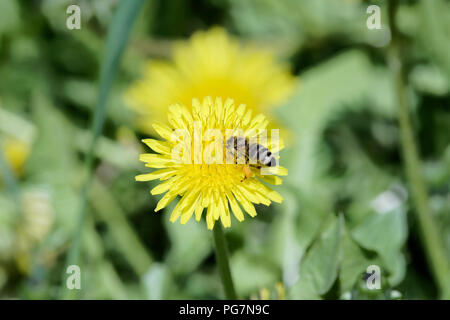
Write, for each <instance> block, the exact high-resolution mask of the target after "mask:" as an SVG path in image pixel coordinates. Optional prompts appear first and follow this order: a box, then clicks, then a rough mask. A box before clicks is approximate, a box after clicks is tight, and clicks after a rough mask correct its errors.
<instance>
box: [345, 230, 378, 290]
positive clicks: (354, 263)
mask: <svg viewBox="0 0 450 320" xmlns="http://www.w3.org/2000/svg"><path fill="white" fill-rule="evenodd" d="M343 229H344V230H343V235H342V239H341V251H342V259H341V264H340V266H339V282H340V289H341V293H345V292H348V291H349V290H351V289H352V287H353V285H354V284H355V283H356V281H358V279H360V278H361V276H362V274H363V272H364V271H365V270H366V269H367V267H368V266H369V265H371V264H372V263H371V261H370V260H369V259H368V258H367V257H366V256H365V255H364V253H363V251H362V249H361V248H360V247H359V246H358V244H357V243H356V242H355V241H354V240H353V238H352V236H351V234H350V233H349V231H348V230H347V228H345V227H344V228H343Z"/></svg>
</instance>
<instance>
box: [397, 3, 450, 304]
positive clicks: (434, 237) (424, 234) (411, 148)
mask: <svg viewBox="0 0 450 320" xmlns="http://www.w3.org/2000/svg"><path fill="white" fill-rule="evenodd" d="M388 3H389V20H390V26H391V31H392V45H391V48H390V55H389V65H390V68H391V70H392V72H393V74H394V77H395V89H396V93H397V116H398V122H399V127H400V138H401V145H402V152H403V158H404V162H405V166H406V175H407V178H408V181H409V184H410V186H411V193H412V200H413V204H414V206H415V210H414V212H415V213H416V215H417V220H418V222H419V227H420V233H421V240H422V245H423V248H424V251H425V255H426V257H427V262H428V264H429V267H430V269H431V272H432V274H433V277H434V280H435V282H436V285H437V287H438V288H439V289H440V292H441V296H442V297H443V298H446V297H447V298H448V296H449V294H450V288H449V280H450V273H449V271H450V269H449V266H448V262H447V261H448V260H447V257H446V253H445V250H444V245H443V243H442V239H441V238H440V233H439V229H438V228H437V226H436V224H435V221H434V220H433V217H432V213H431V210H430V207H429V204H428V195H427V190H426V187H425V182H424V180H423V177H422V172H423V171H422V168H421V163H420V159H419V153H418V149H417V146H416V142H415V139H414V134H413V128H412V124H411V119H410V115H409V109H408V97H407V94H406V87H405V82H404V80H403V65H402V60H401V53H400V49H401V44H400V42H399V38H398V31H397V29H396V26H395V22H394V17H395V12H396V9H397V5H398V3H397V1H389V2H388Z"/></svg>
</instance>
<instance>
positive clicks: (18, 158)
mask: <svg viewBox="0 0 450 320" xmlns="http://www.w3.org/2000/svg"><path fill="white" fill-rule="evenodd" d="M1 147H2V151H3V155H4V157H5V160H6V162H7V164H8V165H9V167H10V168H11V169H12V170H13V171H14V173H15V174H16V175H17V176H20V175H21V174H22V172H23V166H24V164H25V161H26V159H27V158H28V155H29V154H30V146H29V145H28V144H27V143H25V142H23V141H22V140H19V139H15V138H10V137H5V138H3V139H2V144H1ZM0 178H1V177H0Z"/></svg>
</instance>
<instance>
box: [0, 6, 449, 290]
mask: <svg viewBox="0 0 450 320" xmlns="http://www.w3.org/2000/svg"><path fill="white" fill-rule="evenodd" d="M428 2H430V3H433V4H432V5H428V4H427V3H428ZM118 3H119V1H114V0H96V1H87V0H86V1H81V0H80V1H76V0H41V1H38V0H36V1H25V0H23V1H15V0H2V1H0V142H1V146H2V148H1V149H2V154H3V158H5V159H6V165H5V163H3V165H2V166H1V167H2V171H0V172H1V173H0V176H1V178H0V298H19V299H58V298H61V297H62V291H63V290H64V289H62V288H64V281H65V280H64V279H65V278H66V276H67V275H66V274H65V265H66V258H67V257H66V256H67V253H68V250H69V247H70V244H71V241H72V238H73V235H74V230H75V227H76V223H77V215H78V214H79V206H80V198H81V197H82V190H81V189H82V188H83V184H84V181H85V180H86V170H84V162H83V160H84V158H85V156H86V153H87V152H89V144H90V141H91V138H92V133H91V130H90V124H91V121H92V116H93V111H94V110H95V108H96V105H97V98H98V94H99V75H100V72H99V70H100V66H101V65H102V64H103V63H105V59H104V57H105V56H106V54H105V51H106V49H107V48H106V47H105V46H106V45H105V39H106V34H107V31H108V26H109V25H110V22H111V19H112V17H113V15H114V12H115V10H116V9H117V8H118ZM70 4H78V5H80V7H81V12H82V14H81V19H82V28H81V30H68V29H67V28H66V18H67V16H68V15H67V14H66V8H67V7H68V6H69V5H70ZM370 4H378V5H380V7H381V8H382V15H381V17H382V19H381V20H382V24H383V28H382V29H380V30H369V29H368V28H367V27H366V20H367V18H368V17H369V14H367V13H366V9H367V6H368V5H370ZM397 13H398V14H397V16H396V25H397V27H398V29H399V32H400V34H401V40H400V45H401V50H402V56H401V60H402V62H403V67H404V71H405V88H404V89H405V91H406V96H407V104H408V106H409V107H410V112H411V117H412V125H413V127H414V130H415V134H416V137H417V139H416V143H417V145H418V148H419V150H420V156H421V160H422V167H421V169H420V174H421V175H422V176H423V177H424V180H425V184H426V188H427V191H428V194H429V201H428V204H429V207H430V212H431V215H432V217H433V219H434V221H435V224H436V226H437V228H438V233H439V234H438V238H439V240H440V241H441V242H442V243H443V246H444V250H445V255H444V256H441V257H440V259H444V260H445V263H448V260H449V256H450V214H449V213H450V130H449V127H450V109H449V102H450V93H449V89H450V56H449V54H448V52H450V50H449V46H450V41H449V40H450V23H449V21H450V2H449V1H441V0H430V1H413V0H411V1H400V6H399V8H398V12H397ZM387 24H388V14H387V8H386V1H357V0H314V1H308V0H303V1H300V0H281V1H273V0H244V1H238V0H170V1H164V0H149V1H144V4H143V6H142V8H141V9H140V10H139V13H138V16H137V20H136V21H135V24H134V27H133V29H132V30H133V31H132V34H131V35H130V38H129V39H128V43H127V47H126V49H125V51H124V55H123V57H122V59H121V61H120V65H118V66H119V69H118V73H117V77H116V78H115V80H114V82H113V86H112V88H111V90H110V93H109V98H108V100H107V104H106V107H107V112H106V118H105V126H104V130H103V134H102V136H101V137H100V140H99V144H98V147H97V148H96V149H95V163H94V165H95V169H94V175H93V183H92V186H91V188H90V192H89V195H88V202H87V211H86V213H87V215H86V220H85V224H84V229H83V234H82V235H83V237H82V246H81V259H82V260H81V261H82V263H80V267H81V274H82V289H81V290H80V292H79V297H80V298H83V299H181V298H183V299H219V298H223V294H222V286H221V283H220V278H219V275H218V272H217V269H216V264H215V257H214V251H213V241H212V233H211V232H210V231H208V230H207V229H206V226H205V225H204V222H203V221H202V222H201V223H196V222H195V221H193V219H191V221H189V223H187V224H186V225H184V226H182V225H180V224H179V223H175V224H172V223H170V222H169V212H170V210H171V208H168V209H166V210H165V211H164V212H162V213H157V214H155V213H154V212H153V210H154V208H155V205H156V201H157V200H158V199H157V198H155V197H153V196H150V195H149V192H148V190H149V189H150V188H149V184H152V183H136V182H135V181H134V176H135V175H136V174H139V173H141V172H143V171H144V167H143V165H142V164H140V163H139V162H138V154H139V153H140V152H142V151H143V147H142V146H141V143H140V141H139V139H141V138H143V137H145V135H143V134H142V133H141V132H139V131H138V130H137V129H136V127H135V121H134V120H135V114H134V113H133V111H131V109H130V108H128V107H127V106H126V105H125V103H124V101H123V94H124V92H125V91H126V89H127V88H128V87H129V86H130V84H131V83H132V82H133V81H135V80H136V79H137V78H138V77H139V76H140V74H141V73H140V72H141V70H142V67H143V65H144V63H145V61H146V60H147V59H149V58H169V57H170V53H171V47H172V45H173V42H174V41H175V40H180V39H187V38H188V37H189V36H190V35H191V34H192V33H193V32H195V31H197V30H204V29H208V28H209V27H212V26H216V25H219V26H223V27H225V28H226V29H227V30H228V31H229V32H230V33H231V34H233V35H234V36H236V37H238V38H239V39H240V40H241V41H242V42H254V43H257V44H259V45H262V46H266V47H268V48H271V49H273V50H274V51H275V52H276V53H277V55H278V56H279V58H280V60H281V61H287V62H289V63H290V64H291V66H292V73H293V74H295V75H298V77H299V84H298V86H297V87H296V90H295V93H294V95H293V97H292V98H291V99H290V100H289V101H288V102H287V103H286V104H285V105H283V106H281V107H280V108H278V109H277V112H278V116H279V117H280V118H281V119H283V120H284V125H285V126H286V127H288V128H289V129H290V130H291V132H292V133H293V139H292V144H291V145H289V146H288V147H287V148H286V150H285V151H283V152H282V153H281V156H282V157H281V164H282V165H283V166H285V167H287V168H288V169H289V175H288V176H287V177H286V179H284V183H283V185H282V186H280V187H276V188H275V189H276V190H277V191H278V192H279V193H281V194H282V195H283V196H284V198H285V200H284V202H283V203H282V204H280V205H272V206H270V207H268V208H267V207H264V206H261V207H259V206H258V207H257V211H258V216H257V217H256V218H254V219H251V218H247V219H246V220H245V221H244V222H243V223H237V221H236V220H233V223H232V227H231V228H230V229H228V230H226V237H227V239H228V244H229V251H230V256H231V268H232V273H233V277H234V281H235V285H236V288H237V291H238V295H239V296H240V297H241V298H261V296H262V295H263V294H262V293H263V292H269V297H270V298H272V299H275V298H283V297H284V298H290V299H302V298H324V299H396V298H403V299H436V298H439V297H442V296H440V295H439V285H438V284H437V283H436V281H435V280H433V277H432V272H431V270H430V267H429V261H428V258H427V254H428V253H427V249H426V247H424V246H423V245H422V244H423V240H421V238H420V225H419V223H420V222H419V221H418V220H417V219H416V215H415V214H414V211H415V208H414V206H413V201H412V195H411V186H410V185H409V183H408V180H407V178H406V176H405V170H404V168H405V166H404V163H403V160H402V159H403V158H402V154H401V141H400V133H399V126H398V122H397V111H396V107H397V96H396V94H397V93H396V90H397V89H396V86H395V79H394V73H393V72H392V70H390V69H389V66H388V65H389V63H388V62H389V55H390V49H391V45H390V38H391V34H390V32H389V28H388V27H387ZM121 29H122V26H120V25H119V26H118V29H116V31H117V30H121ZM111 80H112V79H111ZM7 167H9V169H11V170H8V168H7ZM8 172H9V173H12V177H9V179H8ZM372 264H375V265H378V266H380V268H381V272H382V274H381V284H382V285H381V289H379V290H368V289H367V288H366V285H365V281H364V280H363V276H364V272H365V271H366V268H367V267H368V266H369V265H372ZM449 274H450V273H447V275H449ZM449 278H450V277H449ZM299 279H301V281H300V280H299ZM280 283H281V284H283V287H284V291H285V294H281V296H280V290H277V288H279V287H280ZM443 286H444V285H443ZM281 291H283V290H281ZM448 292H450V291H448ZM263 296H264V297H267V294H265V295H263ZM447 297H448V296H447Z"/></svg>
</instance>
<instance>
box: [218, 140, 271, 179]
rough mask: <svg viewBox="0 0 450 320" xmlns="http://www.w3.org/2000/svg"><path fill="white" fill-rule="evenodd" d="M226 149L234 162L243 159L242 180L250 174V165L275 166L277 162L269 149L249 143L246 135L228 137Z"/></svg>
mask: <svg viewBox="0 0 450 320" xmlns="http://www.w3.org/2000/svg"><path fill="white" fill-rule="evenodd" d="M226 150H227V152H228V153H229V154H230V155H232V156H233V157H234V158H233V159H234V163H238V159H244V164H245V166H244V169H243V170H244V179H242V181H244V180H245V179H248V178H250V177H251V176H252V170H251V168H252V167H253V168H256V169H261V167H275V166H276V164H277V162H276V159H275V157H274V156H273V154H272V152H270V150H268V149H267V148H266V147H264V146H263V145H260V144H258V143H250V141H249V139H248V138H246V137H239V136H232V137H230V138H228V139H227V142H226Z"/></svg>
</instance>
